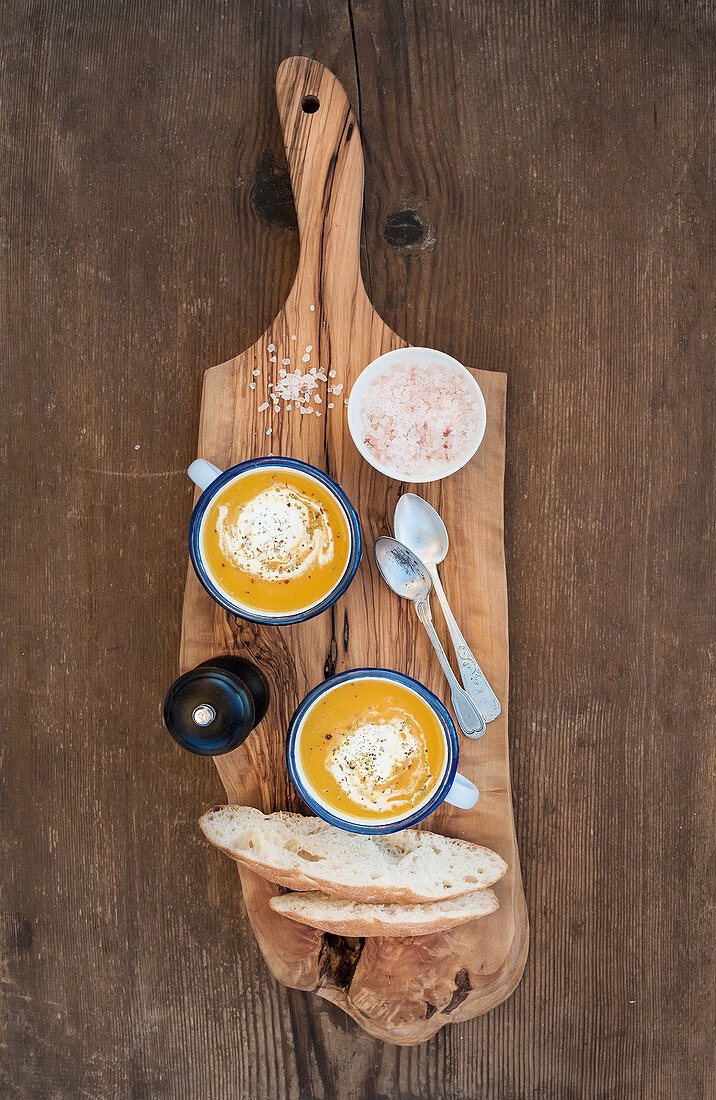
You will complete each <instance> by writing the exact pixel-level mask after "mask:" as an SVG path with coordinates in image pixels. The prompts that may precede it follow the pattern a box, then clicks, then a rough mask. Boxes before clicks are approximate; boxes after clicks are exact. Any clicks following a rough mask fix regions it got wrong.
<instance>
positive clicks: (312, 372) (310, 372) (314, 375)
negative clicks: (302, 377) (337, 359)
mask: <svg viewBox="0 0 716 1100" xmlns="http://www.w3.org/2000/svg"><path fill="white" fill-rule="evenodd" d="M308 373H309V374H312V375H313V377H314V378H315V377H316V375H317V374H318V367H311V369H310V371H309V372H308Z"/></svg>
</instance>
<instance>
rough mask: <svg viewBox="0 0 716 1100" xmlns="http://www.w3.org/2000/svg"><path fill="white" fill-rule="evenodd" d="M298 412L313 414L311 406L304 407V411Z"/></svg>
mask: <svg viewBox="0 0 716 1100" xmlns="http://www.w3.org/2000/svg"><path fill="white" fill-rule="evenodd" d="M298 411H299V412H300V413H312V412H313V407H312V406H311V405H306V407H305V409H303V408H301V409H299V410H298Z"/></svg>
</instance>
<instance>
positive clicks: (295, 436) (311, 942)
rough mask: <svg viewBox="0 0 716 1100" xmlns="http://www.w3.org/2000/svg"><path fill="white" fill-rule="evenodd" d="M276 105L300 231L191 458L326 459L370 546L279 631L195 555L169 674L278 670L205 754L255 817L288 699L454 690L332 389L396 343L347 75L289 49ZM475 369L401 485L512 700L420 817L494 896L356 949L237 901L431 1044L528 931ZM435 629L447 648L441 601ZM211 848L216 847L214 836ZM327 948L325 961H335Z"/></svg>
mask: <svg viewBox="0 0 716 1100" xmlns="http://www.w3.org/2000/svg"><path fill="white" fill-rule="evenodd" d="M276 99H277V103H278V112H279V118H280V120H281V128H282V131H283V137H284V144H285V147H286V157H287V160H288V170H289V176H290V180H291V188H292V190H293V193H294V199H295V206H296V212H297V216H298V227H299V235H300V242H301V251H300V256H299V261H298V269H297V272H296V278H295V280H294V282H293V285H292V287H291V290H290V292H289V295H288V298H287V299H286V302H285V304H284V305H283V307H282V308H281V310H280V311H279V313H278V315H277V316H276V317H275V318H274V319H273V320H272V321H271V323H270V325H269V326H268V329H267V330H266V332H264V333H263V334H262V335H261V336H260V337H259V339H258V341H257V342H256V343H255V344H253V345H252V346H251V347H250V348H248V349H247V350H246V351H243V352H241V353H240V354H238V355H237V356H236V357H235V358H234V359H232V360H230V361H229V362H227V363H221V364H219V365H217V366H215V367H211V368H210V369H209V370H208V371H207V372H206V375H205V378H204V387H203V391H202V403H201V418H200V421H199V440H198V452H197V453H198V455H199V457H201V458H204V459H207V460H208V461H210V462H213V463H214V464H215V465H216V466H218V467H219V469H221V470H226V469H227V468H228V467H229V466H232V465H235V464H236V463H238V462H245V461H246V460H247V459H252V458H262V457H264V456H266V455H282V456H287V457H292V458H300V459H301V460H302V461H304V462H310V463H311V464H312V465H313V466H317V467H319V468H321V469H325V470H326V472H327V473H329V474H330V475H331V476H332V477H333V478H335V480H336V481H337V482H338V483H339V484H340V485H341V486H342V488H343V489H344V490H345V492H346V493H347V495H348V498H349V500H351V501H353V502H355V507H356V508H357V510H358V515H359V518H360V523H361V528H362V534H363V539H364V544H365V549H364V554H363V560H362V562H361V564H360V567H359V569H358V572H357V574H356V577H355V579H354V581H353V583H352V584H351V586H350V588H349V589H348V590H347V591H346V593H345V594H344V595H343V596H342V597H341V598H340V599H339V600H338V601H337V602H336V603H335V604H334V605H333V607H332V608H331V609H330V611H329V612H327V613H326V614H324V615H318V616H315V617H314V618H313V619H310V620H309V621H307V622H303V623H297V624H295V625H294V626H291V627H276V626H267V625H264V626H260V625H258V624H255V623H248V622H246V621H242V620H241V619H237V618H236V617H235V616H234V615H229V614H227V613H226V612H225V611H224V609H223V608H221V607H220V606H219V605H218V604H216V603H215V602H214V601H213V600H212V599H211V598H210V597H209V596H208V595H207V593H206V592H205V591H204V590H203V589H202V587H201V585H200V583H199V580H198V578H197V577H196V575H195V573H194V570H193V568H189V570H188V576H187V586H186V593H185V597H184V609H183V619H182V637H181V659H180V666H181V667H180V671H181V672H187V671H188V670H189V669H191V668H194V667H195V666H196V665H197V664H199V662H200V661H203V660H206V659H207V658H209V657H212V656H215V655H217V654H219V655H223V654H226V653H236V654H238V655H240V656H243V657H247V658H248V659H250V660H251V659H253V660H256V661H258V662H259V664H260V665H261V667H262V669H264V671H265V673H266V675H267V677H268V678H269V682H270V684H271V703H270V705H269V710H268V713H267V715H266V717H265V718H264V720H263V721H262V723H261V726H260V728H258V729H257V730H256V731H255V733H254V734H253V735H252V736H251V737H250V738H249V739H248V741H246V742H245V743H244V744H243V745H241V746H240V747H239V748H237V749H234V751H233V752H230V753H226V754H225V755H224V756H219V757H216V758H215V761H214V763H215V764H216V766H217V768H218V770H219V775H220V776H221V780H222V783H223V784H224V788H225V790H226V799H227V801H228V802H229V803H233V804H235V805H240V806H244V805H251V806H257V807H258V808H259V809H261V810H263V811H264V812H266V813H270V812H272V811H274V810H283V809H289V810H293V811H297V812H298V813H306V812H307V807H306V805H305V804H304V803H303V802H302V801H301V799H300V797H298V796H297V794H296V792H295V791H294V789H293V787H292V785H291V783H290V781H289V778H288V770H287V768H286V730H287V729H288V725H289V722H290V720H291V715H292V714H293V712H294V710H295V709H296V707H297V706H298V704H299V703H300V701H301V700H302V699H303V698H304V697H305V696H306V695H307V694H308V692H309V691H311V690H312V689H313V688H314V687H315V686H316V685H317V684H319V683H321V681H322V680H323V679H326V678H328V677H330V676H332V675H334V674H335V673H341V672H346V671H348V670H349V669H352V668H366V667H377V668H389V669H397V671H399V672H403V673H407V674H408V675H410V676H412V677H414V678H415V679H417V680H419V681H420V682H421V683H424V684H425V685H426V686H427V687H428V688H430V689H431V691H434V692H435V693H436V695H437V696H438V698H441V699H443V700H444V702H445V703H446V704H448V705H449V696H448V690H447V685H446V682H445V678H444V675H443V674H442V672H441V670H440V666H439V664H438V662H437V661H436V659H435V656H434V654H433V653H432V650H431V648H430V643H429V641H428V637H427V634H426V633H425V632H424V631H423V630H422V629H421V627H420V626H419V623H418V621H417V619H416V617H415V613H414V610H413V608H412V607H411V605H410V604H409V603H406V602H405V601H403V600H399V599H397V598H396V597H395V596H394V595H393V594H392V593H390V592H389V591H388V589H387V588H386V586H385V584H384V582H383V581H382V580H381V578H380V576H379V575H378V571H377V569H376V567H375V563H374V562H373V556H372V546H373V542H374V541H375V539H376V538H377V537H378V536H379V535H383V534H385V533H386V532H390V531H391V529H392V517H393V514H394V511H395V505H396V503H397V500H398V497H399V495H400V493H401V486H400V484H399V483H397V482H394V481H392V480H390V479H388V478H385V477H383V476H382V475H381V474H378V473H376V472H375V471H374V470H373V469H372V468H371V467H370V466H369V465H368V464H367V463H366V462H364V461H363V459H362V458H361V456H360V454H359V453H358V451H357V450H356V448H355V446H354V445H353V441H352V440H351V438H350V433H349V431H348V424H347V415H346V409H345V402H346V401H347V398H346V397H345V396H344V395H345V394H346V393H350V392H351V390H352V388H353V385H354V383H355V381H356V379H357V378H358V376H359V374H360V373H361V371H362V370H363V368H364V367H366V366H367V365H368V363H371V362H373V360H375V359H377V358H378V356H379V355H382V354H383V353H384V352H387V351H390V350H392V349H394V348H397V347H401V346H403V345H404V341H402V340H401V339H400V337H399V336H397V335H396V333H394V332H393V331H392V329H390V328H388V326H387V325H386V324H385V322H384V321H383V320H382V319H381V318H380V317H379V316H378V314H377V313H376V312H375V310H374V309H373V306H372V305H371V303H370V301H369V299H368V297H367V295H366V292H365V288H364V285H363V280H362V277H361V270H360V231H361V208H362V196H363V153H362V149H361V142H360V137H359V134H358V126H357V120H356V117H355V114H354V112H353V110H352V109H351V106H350V103H349V102H348V98H347V96H346V93H345V90H344V89H343V87H342V86H341V84H340V82H339V81H338V80H337V79H336V77H335V76H334V75H333V74H332V73H331V72H330V70H328V69H327V68H326V67H325V66H323V65H321V64H319V63H318V62H317V61H315V60H313V59H310V58H305V57H291V58H287V59H286V60H285V61H283V62H282V63H281V65H280V66H279V70H278V73H277V76H276ZM307 99H308V100H310V102H311V105H312V106H313V107H314V108H316V109H315V110H313V111H311V112H309V113H306V112H305V111H304V110H303V105H304V102H305V101H306V100H307ZM309 348H310V349H311V352H310V354H309V352H308V349H309ZM304 352H305V354H304ZM271 353H273V354H271ZM304 359H306V360H308V361H309V362H310V363H312V364H313V365H314V366H313V369H314V370H315V369H316V367H320V372H321V373H322V374H323V377H324V379H325V378H327V379H328V383H327V387H320V388H321V389H324V391H325V393H324V398H323V400H322V401H321V403H320V405H318V406H317V405H314V404H312V405H311V406H310V408H311V412H310V413H308V414H307V413H305V412H304V410H303V409H301V410H300V411H299V409H298V408H296V407H295V403H294V407H293V408H291V409H290V411H289V409H288V408H281V411H280V413H279V414H278V415H277V414H276V413H274V412H273V411H272V409H271V406H270V405H269V398H270V396H271V389H270V387H272V386H274V387H275V386H276V385H277V384H278V383H279V380H280V377H281V372H283V373H284V374H285V370H284V368H283V367H282V364H285V365H286V369H291V370H293V371H295V370H296V368H297V365H298V367H299V368H300V369H301V370H302V371H306V370H308V369H310V368H309V366H308V365H306V366H305V367H304V366H303V360H304ZM476 376H477V380H478V383H479V384H480V386H481V388H482V392H483V395H484V398H485V404H486V407H487V428H486V431H485V438H484V440H483V441H482V444H481V446H480V449H479V452H478V454H477V455H476V456H475V458H474V459H473V461H472V462H470V463H469V464H468V465H467V466H466V467H465V468H464V469H462V470H460V471H459V472H458V473H457V474H455V475H454V476H453V477H450V478H448V479H446V480H444V481H443V482H434V483H432V484H429V485H423V486H417V485H413V486H412V488H417V489H419V491H420V493H421V496H423V497H424V498H425V499H426V500H429V501H430V503H431V504H433V506H435V507H437V508H439V510H440V514H441V515H442V517H443V518H444V520H445V522H446V524H447V526H448V530H449V531H451V532H452V543H451V553H450V554H449V555H448V558H447V559H446V561H445V562H444V564H443V566H442V570H441V571H442V577H443V582H444V583H445V585H446V586H447V590H448V591H449V592H450V593H451V596H452V599H453V606H454V609H455V613H456V615H457V617H458V619H459V621H460V622H461V623H462V625H463V629H464V630H465V631H466V632H467V634H468V635H469V636H470V638H471V639H472V642H473V645H474V646H475V647H476V649H477V652H478V653H479V654H480V663H481V665H482V667H483V669H484V670H485V674H486V675H487V677H488V680H489V682H490V683H491V684H492V685H493V688H494V690H495V691H496V692H497V693H498V695H499V698H500V699H502V700H503V701H504V706H503V710H502V713H501V714H500V715H499V717H498V718H497V719H496V720H495V721H494V722H491V723H490V725H489V727H488V731H487V733H486V734H485V736H484V737H483V738H481V739H479V740H470V739H469V738H467V737H463V736H462V735H461V734H460V735H459V739H460V749H459V751H460V759H459V765H460V770H461V772H462V774H463V775H466V776H467V777H468V778H469V779H471V780H472V781H473V782H476V783H477V784H478V785H479V788H480V798H479V801H478V803H477V805H476V806H475V807H474V808H473V809H472V810H471V811H470V812H466V811H457V810H455V809H454V808H452V807H450V806H448V804H447V803H446V802H444V803H443V804H442V806H440V807H439V809H438V811H437V812H436V813H434V814H431V815H430V818H429V820H426V822H425V825H426V827H427V828H429V829H432V830H436V831H437V832H440V833H445V834H447V835H448V836H454V837H460V838H462V839H464V840H469V841H473V842H475V843H478V844H484V845H487V846H488V847H489V848H491V849H493V850H494V851H496V852H498V853H499V854H500V855H501V856H502V858H503V859H504V860H505V861H506V863H507V865H508V869H507V873H506V874H505V876H504V878H503V879H502V880H501V881H500V882H499V883H498V884H497V886H496V892H497V896H498V899H499V903H500V907H499V910H498V911H497V912H496V913H494V914H492V915H491V917H490V918H489V919H487V918H485V919H481V920H480V921H479V922H477V921H475V922H472V923H471V924H470V925H466V926H465V927H463V928H459V929H454V930H452V931H451V932H450V933H446V934H444V935H434V936H429V937H421V938H418V939H416V938H414V937H412V938H410V939H407V938H406V939H404V940H400V941H399V940H396V939H387V940H385V941H379V940H372V941H371V940H368V942H366V943H356V942H354V941H352V940H351V941H350V942H349V941H347V940H344V939H342V938H341V937H338V936H333V937H331V939H330V944H329V941H328V938H327V937H325V936H322V935H317V934H315V933H314V934H311V933H310V930H309V931H308V932H307V930H306V928H305V927H302V926H300V925H297V924H296V923H295V922H293V921H291V920H288V919H287V918H286V917H283V916H281V915H280V914H278V913H275V912H274V911H273V910H272V909H271V908H270V907H269V904H268V902H269V898H271V897H272V896H273V895H274V894H276V893H278V892H279V891H278V887H277V886H275V885H273V884H272V883H270V882H267V881H262V880H260V879H259V878H258V876H256V875H254V874H252V873H251V872H250V871H248V870H247V869H245V868H241V869H240V875H241V883H242V888H243V895H244V902H245V904H246V909H247V912H248V915H249V919H250V921H251V924H252V926H253V929H254V931H255V933H256V938H257V940H258V943H259V946H260V948H261V951H262V953H263V956H264V958H265V959H266V962H267V964H268V966H269V969H270V970H271V973H272V974H273V975H274V976H275V977H277V978H278V979H279V980H280V981H282V982H283V983H284V984H285V985H288V986H291V987H292V988H297V989H307V990H314V991H315V992H317V993H319V994H320V995H321V996H322V997H326V998H327V999H328V1000H331V1001H333V1002H334V1003H335V1004H337V1005H339V1006H340V1007H341V1008H342V1009H343V1010H344V1011H345V1012H347V1013H349V1015H351V1016H352V1017H353V1018H354V1019H355V1020H356V1022H358V1023H359V1024H360V1025H361V1027H363V1028H365V1030H366V1031H368V1032H369V1034H371V1035H373V1036H375V1037H376V1038H379V1039H384V1040H385V1041H386V1042H392V1043H400V1044H405V1045H408V1044H411V1043H420V1042H424V1041H425V1040H426V1039H428V1038H430V1036H432V1035H434V1034H435V1033H436V1032H437V1031H439V1030H440V1028H441V1027H444V1026H445V1025H446V1024H448V1023H455V1022H457V1021H461V1020H468V1019H471V1018H472V1017H473V1016H478V1015H481V1014H482V1013H483V1012H487V1011H489V1010H490V1009H492V1008H494V1007H495V1006H496V1005H498V1004H500V1003H501V1002H502V1001H504V1000H505V999H506V998H507V997H508V996H510V994H511V993H512V992H513V991H514V989H515V987H516V986H517V983H518V982H519V980H520V978H521V977H522V972H523V970H524V967H525V961H526V958H527V949H528V941H529V929H528V920H527V911H526V906H525V900H524V892H523V887H522V878H521V873H520V863H519V854H518V851H517V843H516V838H515V827H514V819H513V813H512V796H511V789H510V769H509V746H508V739H507V717H508V708H507V699H508V684H509V646H508V614H507V578H506V576H505V550H504V517H503V484H504V476H505V392H506V378H505V375H504V374H503V373H501V372H498V371H479V372H477V375H476ZM331 379H333V381H330V380H331ZM328 387H330V388H328ZM334 388H338V389H339V391H340V392H339V393H338V394H336V393H335V392H331V390H332V389H334ZM318 396H319V397H320V393H319V394H318ZM331 397H333V400H332V401H330V403H329V399H330V398H331ZM408 400H409V398H408ZM283 404H284V403H283V402H281V403H280V405H283ZM267 425H268V428H267ZM269 432H270V434H269ZM195 497H196V498H197V499H198V497H199V491H198V490H197V491H196V493H195ZM436 629H437V630H439V631H440V632H441V633H442V634H443V644H444V645H445V646H447V644H448V642H447V638H446V637H445V634H446V631H445V629H444V624H443V621H442V619H441V617H440V615H439V614H438V617H437V619H436ZM207 858H216V854H215V853H212V852H211V851H210V849H208V848H207ZM329 957H330V958H334V957H335V960H336V961H335V964H334V963H333V962H332V963H331V965H327V959H329ZM338 971H340V973H339V972H338Z"/></svg>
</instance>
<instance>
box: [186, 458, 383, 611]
mask: <svg viewBox="0 0 716 1100" xmlns="http://www.w3.org/2000/svg"><path fill="white" fill-rule="evenodd" d="M263 469H277V470H282V469H283V470H295V471H298V472H299V473H301V474H303V475H304V477H306V478H308V479H309V480H312V481H316V482H318V483H319V484H320V485H321V486H323V488H324V489H326V490H327V491H328V493H329V494H330V495H331V496H332V498H333V499H334V501H335V502H336V504H337V505H338V506H339V508H340V510H341V512H342V513H343V516H344V518H345V521H346V525H347V528H348V537H349V540H350V546H349V553H348V559H347V562H346V566H345V569H344V570H343V573H342V574H341V576H340V578H339V580H338V581H336V583H335V585H334V586H333V588H332V589H331V590H330V592H328V593H327V594H326V595H325V596H324V597H323V598H322V599H321V600H319V601H318V602H317V603H315V604H311V605H310V606H309V607H306V608H304V609H302V610H300V611H290V612H287V613H286V614H284V615H281V614H276V613H272V612H262V611H259V610H257V609H255V608H252V607H246V606H245V605H243V604H241V603H239V602H238V601H236V600H234V599H233V598H232V597H231V596H230V595H229V594H228V593H227V592H225V591H224V590H223V589H222V588H221V587H220V586H219V585H218V584H217V583H216V581H215V580H214V578H213V577H212V575H211V573H210V571H209V570H208V569H207V567H206V564H205V562H204V558H203V555H202V548H201V547H202V534H203V524H204V521H205V518H206V516H207V514H208V512H209V509H210V507H211V505H212V503H213V501H214V499H215V497H216V494H217V493H218V492H220V491H221V490H222V489H224V488H225V487H226V486H227V485H228V484H229V483H230V482H232V481H235V480H236V479H237V478H240V477H243V476H244V475H245V474H247V473H249V472H251V471H253V470H263ZM187 473H188V474H189V477H190V478H191V480H192V481H193V482H194V484H195V485H196V486H197V487H198V488H199V489H201V490H202V493H201V496H200V497H199V499H198V501H197V502H196V505H195V507H194V511H193V513H192V517H191V523H190V524H189V555H190V557H191V564H192V565H193V567H194V571H195V573H196V575H197V577H198V578H199V580H200V582H201V584H202V585H203V587H204V588H205V589H206V591H207V592H208V593H209V595H210V596H211V597H212V599H214V600H216V602H217V603H218V604H221V606H222V607H223V608H225V609H226V610H227V611H230V612H231V613H232V614H233V615H237V616H238V617H239V618H241V619H247V620H248V621H249V622H252V623H272V624H276V625H279V626H284V625H288V624H289V623H301V622H305V620H306V619H312V618H313V616H314V615H319V614H320V613H321V612H322V611H325V610H326V609H327V608H329V607H331V606H332V604H334V603H335V602H336V600H337V599H339V598H340V597H341V596H342V595H343V593H344V592H345V591H346V589H347V588H348V586H349V584H350V583H351V581H352V580H353V577H354V576H355V574H356V570H357V568H358V565H359V564H360V560H361V555H362V553H363V540H362V537H361V529H360V522H359V520H358V515H357V513H356V510H355V508H354V507H353V505H352V504H351V502H350V501H349V499H348V497H347V496H346V494H345V493H344V492H343V490H342V489H341V487H340V485H337V484H336V482H335V481H333V479H332V478H330V477H329V476H328V474H325V473H324V472H323V470H319V469H317V468H316V467H315V466H309V464H308V463H307V462H300V461H299V460H298V459H295V458H280V457H278V456H276V457H271V458H256V459H251V460H250V461H248V462H240V463H239V464H238V465H237V466H230V467H229V469H228V470H223V471H222V470H220V469H219V467H218V466H215V465H214V464H213V462H207V461H206V459H203V458H198V459H196V461H195V462H192V464H191V466H190V467H189V469H188V470H187Z"/></svg>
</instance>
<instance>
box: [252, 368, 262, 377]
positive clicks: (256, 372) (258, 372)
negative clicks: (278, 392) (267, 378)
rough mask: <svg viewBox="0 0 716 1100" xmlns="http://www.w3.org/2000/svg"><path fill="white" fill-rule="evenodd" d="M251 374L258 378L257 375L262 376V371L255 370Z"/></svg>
mask: <svg viewBox="0 0 716 1100" xmlns="http://www.w3.org/2000/svg"><path fill="white" fill-rule="evenodd" d="M251 373H252V374H253V376H254V378H256V376H257V374H261V371H260V370H253V371H251Z"/></svg>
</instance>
